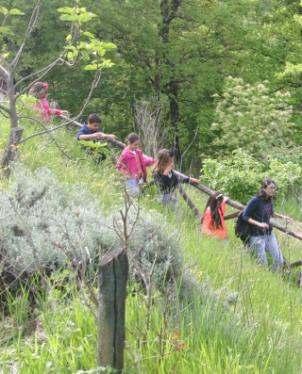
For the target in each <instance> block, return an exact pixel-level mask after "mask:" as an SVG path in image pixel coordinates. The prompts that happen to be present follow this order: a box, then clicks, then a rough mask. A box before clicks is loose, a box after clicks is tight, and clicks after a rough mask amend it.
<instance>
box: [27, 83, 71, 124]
mask: <svg viewBox="0 0 302 374" xmlns="http://www.w3.org/2000/svg"><path fill="white" fill-rule="evenodd" d="M29 93H30V94H31V95H33V96H35V97H36V98H37V99H38V101H37V103H36V104H35V107H34V108H35V109H36V110H37V112H39V114H40V115H41V117H42V119H43V121H45V122H49V121H50V120H51V118H52V117H53V116H57V117H61V116H68V112H67V111H66V110H61V109H56V108H51V106H50V104H49V101H48V100H47V96H48V83H47V82H36V83H34V84H33V85H32V86H31V88H30V90H29Z"/></svg>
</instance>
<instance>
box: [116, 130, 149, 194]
mask: <svg viewBox="0 0 302 374" xmlns="http://www.w3.org/2000/svg"><path fill="white" fill-rule="evenodd" d="M138 147H139V136H138V135H137V134H134V133H131V134H129V135H128V137H127V147H126V148H125V149H124V150H123V152H122V153H121V155H120V157H119V159H118V161H117V164H116V167H117V169H118V170H119V171H120V172H121V173H122V174H124V176H125V177H126V189H127V190H128V192H129V193H130V194H131V195H133V196H137V195H138V194H139V192H140V189H139V185H140V184H141V183H144V182H146V180H147V167H148V166H151V165H153V164H154V161H155V160H154V159H153V158H152V157H148V156H146V155H144V154H143V152H142V151H141V150H140V149H139V148H138Z"/></svg>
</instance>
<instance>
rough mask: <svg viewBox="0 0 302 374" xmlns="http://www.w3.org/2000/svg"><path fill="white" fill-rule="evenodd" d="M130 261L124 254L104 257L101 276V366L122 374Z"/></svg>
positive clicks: (116, 252) (121, 252) (124, 252)
mask: <svg viewBox="0 0 302 374" xmlns="http://www.w3.org/2000/svg"><path fill="white" fill-rule="evenodd" d="M127 279H128V258H127V254H126V251H125V250H116V251H113V252H111V253H109V254H107V255H105V256H104V257H103V259H102V261H101V265H100V272H99V301H100V302H99V349H98V351H99V354H98V356H99V357H98V358H99V365H100V366H103V367H111V368H113V369H116V370H117V371H118V372H121V371H122V370H123V363H124V345H125V302H126V287H127Z"/></svg>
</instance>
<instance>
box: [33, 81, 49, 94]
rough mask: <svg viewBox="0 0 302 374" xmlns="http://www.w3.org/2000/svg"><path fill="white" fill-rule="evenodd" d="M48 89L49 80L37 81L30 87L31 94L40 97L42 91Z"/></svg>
mask: <svg viewBox="0 0 302 374" xmlns="http://www.w3.org/2000/svg"><path fill="white" fill-rule="evenodd" d="M47 90H48V83H47V82H35V83H33V84H32V85H31V87H30V89H29V91H28V92H29V94H30V95H33V96H35V97H36V98H39V95H40V93H41V92H42V91H47Z"/></svg>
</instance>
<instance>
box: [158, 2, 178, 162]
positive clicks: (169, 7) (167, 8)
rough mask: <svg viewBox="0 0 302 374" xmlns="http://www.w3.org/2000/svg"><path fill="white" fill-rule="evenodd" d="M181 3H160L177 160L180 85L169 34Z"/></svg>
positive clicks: (176, 156) (161, 31)
mask: <svg viewBox="0 0 302 374" xmlns="http://www.w3.org/2000/svg"><path fill="white" fill-rule="evenodd" d="M180 5H181V0H172V1H171V2H170V1H169V0H162V1H161V3H160V10H161V15H162V25H161V28H160V31H159V35H160V37H161V40H162V42H163V59H164V63H165V64H166V65H167V66H168V67H169V70H170V74H169V76H170V79H169V81H168V83H167V85H166V90H165V91H166V94H167V96H168V99H169V106H170V122H171V126H172V129H173V138H174V139H173V149H174V153H175V159H176V162H178V161H180V159H181V150H180V141H179V120H180V116H179V103H178V93H179V86H178V83H177V80H176V77H175V64H174V62H173V61H171V59H170V58H169V34H170V24H171V22H172V21H173V19H175V17H176V16H177V12H178V10H179V7H180Z"/></svg>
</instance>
